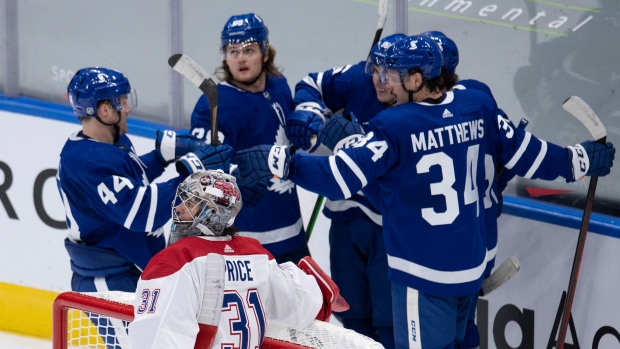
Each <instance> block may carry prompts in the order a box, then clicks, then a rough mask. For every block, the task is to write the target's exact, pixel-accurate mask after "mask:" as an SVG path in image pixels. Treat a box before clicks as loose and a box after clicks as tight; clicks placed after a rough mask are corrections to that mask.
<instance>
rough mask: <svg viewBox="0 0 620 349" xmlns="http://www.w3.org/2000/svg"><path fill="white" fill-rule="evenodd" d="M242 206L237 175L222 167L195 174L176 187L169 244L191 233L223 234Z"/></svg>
mask: <svg viewBox="0 0 620 349" xmlns="http://www.w3.org/2000/svg"><path fill="white" fill-rule="evenodd" d="M242 205H243V204H242V201H241V194H240V193H239V187H238V186H237V181H236V179H235V177H234V176H231V175H228V174H226V173H224V172H223V171H221V170H217V171H215V170H212V171H199V172H196V173H193V174H192V175H191V176H189V177H187V178H186V179H185V180H184V181H183V183H181V184H179V186H178V188H177V193H176V197H175V199H174V202H173V203H172V221H173V223H172V229H171V231H170V241H169V242H168V244H169V245H170V244H172V243H174V242H176V241H178V240H180V239H182V238H184V237H188V236H201V235H211V236H221V235H224V229H226V228H228V227H230V226H231V225H232V224H233V222H234V221H235V216H237V214H238V213H239V211H240V210H241V206H242Z"/></svg>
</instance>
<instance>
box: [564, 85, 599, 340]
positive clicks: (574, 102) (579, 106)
mask: <svg viewBox="0 0 620 349" xmlns="http://www.w3.org/2000/svg"><path fill="white" fill-rule="evenodd" d="M562 107H563V108H564V110H566V111H567V112H569V113H571V114H572V115H573V116H574V117H576V118H577V120H579V121H581V123H582V124H583V125H584V126H585V127H586V128H587V129H588V131H590V134H591V135H592V137H593V138H594V140H595V141H596V142H597V143H603V144H605V141H606V140H607V131H606V130H605V126H603V123H602V122H601V120H600V119H599V118H598V116H597V115H596V113H594V111H593V110H592V108H590V106H589V105H588V104H587V103H586V102H584V101H583V100H582V99H581V98H579V97H577V96H572V97H569V98H568V99H567V100H566V101H564V103H563V104H562ZM597 183H598V177H597V176H592V177H591V178H590V185H589V187H588V194H587V196H586V204H585V208H584V210H583V218H582V219H581V228H580V229H579V237H578V238H577V248H576V249H575V258H574V259H573V267H572V269H571V273H570V280H569V282H568V289H567V291H566V300H565V301H564V306H563V310H562V321H561V322H560V330H559V334H558V342H557V346H556V348H557V349H564V341H565V339H566V331H567V330H568V324H569V321H570V317H571V309H572V306H573V299H574V298H575V290H576V288H577V279H578V277H579V267H580V266H581V259H582V257H583V250H584V248H585V245H586V235H587V234H588V225H589V223H590V214H591V213H592V204H593V202H594V194H595V192H596V184H597Z"/></svg>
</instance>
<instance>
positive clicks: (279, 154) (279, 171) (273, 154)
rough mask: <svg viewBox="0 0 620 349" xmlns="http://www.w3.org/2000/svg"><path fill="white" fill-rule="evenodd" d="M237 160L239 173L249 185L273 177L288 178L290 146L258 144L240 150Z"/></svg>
mask: <svg viewBox="0 0 620 349" xmlns="http://www.w3.org/2000/svg"><path fill="white" fill-rule="evenodd" d="M235 162H236V163H237V165H238V168H239V175H240V176H241V177H243V180H244V182H245V183H246V184H248V185H253V184H256V183H258V182H267V181H269V180H270V179H271V178H273V177H276V178H280V179H281V180H287V179H288V168H289V165H290V162H291V155H290V148H289V147H287V146H286V145H266V144H264V145H257V146H254V147H252V148H248V149H244V150H241V151H238V152H237V155H236V156H235Z"/></svg>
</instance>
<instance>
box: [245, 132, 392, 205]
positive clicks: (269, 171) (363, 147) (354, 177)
mask: <svg viewBox="0 0 620 349" xmlns="http://www.w3.org/2000/svg"><path fill="white" fill-rule="evenodd" d="M374 121H375V120H373V121H371V124H370V125H369V126H370V127H371V128H370V129H371V131H370V132H369V133H368V134H366V135H365V136H361V137H355V136H353V137H352V138H350V139H348V140H345V141H344V142H341V145H344V147H345V148H346V149H341V150H339V151H337V153H336V155H333V156H329V157H325V156H313V155H307V154H294V155H293V156H292V157H291V156H290V154H289V149H288V148H287V147H285V146H269V145H260V146H256V147H252V148H249V149H246V150H243V151H240V152H237V156H236V158H235V160H236V162H237V163H238V165H239V171H240V173H241V175H242V176H244V177H246V178H247V181H246V182H247V183H250V182H252V181H254V182H260V181H267V180H269V179H270V178H272V177H273V176H277V177H279V178H282V179H290V180H292V181H293V182H295V183H296V184H298V185H300V186H302V187H303V188H305V189H307V190H309V191H311V192H314V193H317V194H319V195H323V196H325V197H327V198H330V199H333V200H342V199H347V198H350V197H351V196H352V195H353V194H355V193H357V192H358V191H359V190H360V189H361V188H363V187H364V186H366V184H368V182H369V181H372V180H373V179H374V178H376V177H378V176H380V175H381V174H383V173H385V172H386V171H387V169H389V168H390V167H391V166H392V165H393V164H394V163H395V162H396V161H398V153H397V151H396V150H394V149H396V148H397V147H390V146H389V144H390V143H389V142H388V140H386V139H387V138H386V137H383V136H382V135H380V134H379V132H378V131H377V130H375V131H372V123H373V122H374ZM375 132H376V133H377V135H376V134H375ZM347 146H349V147H348V148H347Z"/></svg>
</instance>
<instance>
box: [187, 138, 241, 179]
mask: <svg viewBox="0 0 620 349" xmlns="http://www.w3.org/2000/svg"><path fill="white" fill-rule="evenodd" d="M233 152H234V150H233V148H232V147H231V146H230V145H228V144H223V145H218V146H212V145H210V144H203V145H201V146H199V147H198V148H197V149H196V150H194V151H193V152H191V153H187V154H186V155H184V156H182V157H181V158H180V159H179V160H177V162H176V168H177V172H179V173H180V174H183V175H186V176H187V175H190V174H192V173H194V172H196V171H204V170H222V171H224V172H226V173H228V171H229V170H230V162H231V160H232V154H233Z"/></svg>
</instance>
